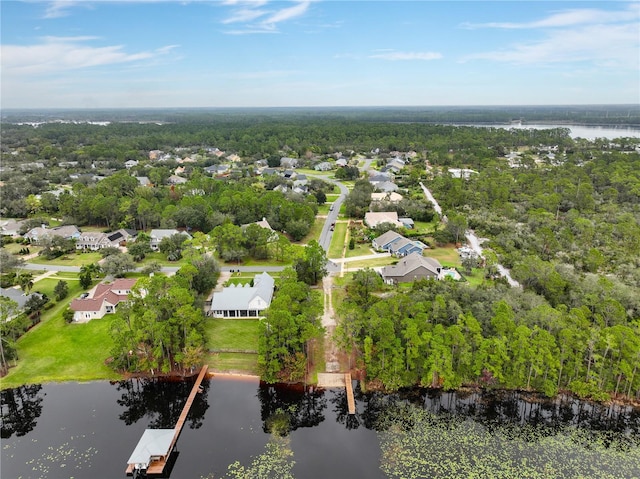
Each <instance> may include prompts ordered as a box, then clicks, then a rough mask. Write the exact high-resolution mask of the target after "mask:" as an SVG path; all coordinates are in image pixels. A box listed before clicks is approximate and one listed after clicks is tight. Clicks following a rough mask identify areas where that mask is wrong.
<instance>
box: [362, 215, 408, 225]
mask: <svg viewBox="0 0 640 479" xmlns="http://www.w3.org/2000/svg"><path fill="white" fill-rule="evenodd" d="M382 223H391V224H392V225H393V226H395V227H397V228H401V227H402V226H404V225H403V224H402V223H401V222H400V221H399V220H398V213H397V212H396V211H369V212H368V213H365V215H364V224H365V225H367V226H368V227H369V228H375V227H376V226H378V225H380V224H382Z"/></svg>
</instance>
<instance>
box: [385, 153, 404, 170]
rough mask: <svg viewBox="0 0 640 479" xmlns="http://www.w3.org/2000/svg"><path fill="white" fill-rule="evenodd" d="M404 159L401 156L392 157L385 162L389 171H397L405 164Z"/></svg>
mask: <svg viewBox="0 0 640 479" xmlns="http://www.w3.org/2000/svg"><path fill="white" fill-rule="evenodd" d="M406 163H407V162H406V161H405V160H403V159H402V158H398V157H396V158H392V159H390V160H389V161H388V162H387V167H388V168H389V169H391V171H393V172H395V173H397V172H398V171H400V170H401V169H403V168H404V167H405V166H406Z"/></svg>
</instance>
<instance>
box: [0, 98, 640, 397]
mask: <svg viewBox="0 0 640 479" xmlns="http://www.w3.org/2000/svg"><path fill="white" fill-rule="evenodd" d="M534 110H535V109H534ZM452 112H453V110H443V111H439V112H430V113H429V114H426V113H425V112H420V111H418V110H411V109H408V110H402V111H400V110H398V111H390V112H384V111H382V110H375V111H368V112H367V111H365V112H354V111H349V110H345V111H342V110H341V111H337V112H325V113H324V114H318V113H317V112H302V111H295V112H293V113H292V112H288V111H284V110H283V111H275V112H273V111H270V112H254V113H253V114H248V113H247V112H242V113H234V114H227V112H214V113H211V112H204V111H196V112H188V111H172V112H168V113H166V112H165V113H163V114H162V115H164V116H161V117H160V116H158V115H159V113H158V112H146V113H145V115H148V116H145V117H144V118H146V119H148V121H147V120H145V121H140V120H139V119H138V121H135V122H130V120H128V121H114V122H113V123H110V124H107V125H95V124H86V123H84V124H71V123H59V122H56V123H46V124H42V125H40V126H38V127H37V128H35V127H33V126H31V125H26V124H23V125H18V124H10V123H3V125H2V127H3V143H2V150H1V153H2V171H1V172H0V180H1V181H2V204H1V205H0V213H1V214H2V215H3V216H12V217H29V218H32V219H34V221H36V222H37V221H39V220H40V218H45V217H52V216H53V217H57V218H60V219H61V220H62V221H63V222H65V223H75V224H77V225H79V226H83V225H98V226H102V227H104V228H105V230H107V229H111V228H117V227H129V228H137V229H142V230H147V229H149V228H154V227H167V228H170V227H180V228H184V229H188V230H191V231H201V232H204V233H211V235H210V238H211V239H210V241H211V242H212V243H213V244H214V245H215V246H216V249H217V250H218V253H219V256H220V258H222V259H239V258H241V257H242V256H243V255H246V254H250V255H251V256H254V257H256V258H265V257H277V256H278V255H279V254H281V253H278V251H280V250H283V249H285V247H286V246H285V245H284V244H283V243H282V242H281V244H280V245H279V246H278V247H276V248H274V247H273V245H272V246H270V247H269V248H266V246H265V245H266V242H267V239H266V238H265V237H261V236H260V234H259V233H260V232H259V231H258V230H257V229H255V228H254V231H251V230H248V231H249V233H250V234H249V235H248V236H247V235H246V234H242V231H243V230H242V229H241V228H242V227H243V225H246V224H248V223H252V222H255V221H258V220H261V219H262V218H266V219H267V220H268V221H269V223H270V225H271V226H272V227H273V228H274V229H275V230H277V231H279V232H281V233H285V234H286V235H287V236H288V237H289V238H290V239H294V240H295V239H299V238H302V237H304V236H305V235H306V234H307V233H308V231H309V230H310V228H311V225H312V224H313V221H314V218H315V215H316V213H317V211H318V205H319V204H322V203H323V202H324V199H325V197H326V196H325V195H326V193H327V192H329V191H331V188H332V186H329V185H327V184H325V183H323V182H321V181H317V182H315V183H310V185H312V187H311V188H310V191H309V193H308V194H298V193H292V192H282V191H276V187H277V186H278V185H281V184H283V183H282V181H283V180H281V179H280V178H276V177H273V178H265V177H260V176H258V175H257V174H256V162H257V161H261V162H262V164H263V165H269V166H274V165H276V164H279V161H280V158H281V157H291V158H295V159H297V160H298V161H299V163H298V166H299V167H307V168H313V167H314V166H316V165H318V164H320V163H322V162H325V161H327V160H330V159H335V158H336V157H338V156H339V157H344V158H346V159H347V161H350V162H351V163H350V165H349V166H348V167H347V168H351V169H350V170H349V169H345V170H344V171H341V173H342V174H344V175H345V178H350V179H355V178H351V176H349V175H351V173H354V172H355V174H356V175H357V170H356V168H355V166H357V161H358V158H363V157H369V158H373V159H375V160H377V161H376V162H374V165H376V166H377V167H379V166H380V165H383V164H384V163H385V160H386V159H387V158H391V157H393V156H395V155H396V154H397V152H409V151H411V152H413V153H414V155H413V156H412V159H411V160H409V161H408V162H407V165H406V168H404V169H403V170H402V171H401V172H400V173H398V174H397V175H395V182H396V184H397V185H398V186H399V187H400V191H401V192H402V193H403V194H404V196H405V198H406V200H405V203H403V204H402V208H405V210H403V211H411V215H412V216H415V217H416V218H421V219H424V220H425V221H429V220H430V219H431V218H432V217H433V216H434V211H433V209H431V207H430V206H427V203H426V202H425V201H424V194H423V193H422V190H421V188H420V186H419V185H420V183H421V182H423V183H424V184H426V185H428V187H429V189H430V190H431V191H432V192H433V194H434V196H435V197H436V198H437V199H438V201H439V202H440V205H441V206H442V208H443V210H444V211H443V212H444V216H446V217H447V218H448V222H447V223H445V222H443V223H442V224H441V225H439V226H438V228H437V229H436V231H435V232H434V233H433V238H432V239H431V240H430V243H431V244H432V245H433V246H438V245H444V244H447V243H449V244H450V243H460V242H462V241H463V239H462V238H463V237H464V231H465V229H466V228H472V229H474V230H475V231H476V233H477V234H478V235H479V236H482V237H484V238H486V240H485V241H484V243H483V246H484V248H485V258H484V259H483V261H482V263H479V264H478V266H481V267H483V268H484V272H485V276H486V281H485V282H484V283H483V284H482V285H480V286H471V285H469V284H468V283H454V282H451V281H440V282H435V281H431V282H429V281H425V282H418V283H415V284H414V285H412V286H411V287H410V288H399V289H398V288H392V287H389V286H386V285H383V284H382V283H381V281H380V278H379V276H378V275H377V274H375V273H373V272H372V271H370V270H362V271H360V272H358V273H356V274H354V275H353V278H351V279H350V280H349V281H348V284H347V287H346V292H345V298H344V301H343V303H342V305H341V307H339V308H338V309H339V312H340V316H341V324H340V327H339V340H340V342H341V344H342V346H343V347H344V348H345V349H347V350H350V351H352V352H354V353H355V356H356V357H357V358H359V363H358V364H357V366H359V367H361V368H362V369H363V371H364V372H365V374H366V377H367V379H368V380H369V381H370V382H371V383H372V384H378V385H379V386H380V387H381V388H384V389H397V388H399V387H402V386H408V385H413V384H416V383H419V384H422V385H425V386H433V387H444V388H457V387H459V386H461V385H465V384H474V385H482V386H486V387H507V388H516V389H537V390H542V391H544V392H545V393H547V394H549V395H552V394H555V393H556V392H557V391H558V390H571V391H573V392H574V393H576V394H579V395H581V396H584V397H592V398H596V399H603V398H605V397H608V395H609V394H618V395H627V396H635V397H639V396H640V371H638V368H639V366H640V154H639V153H638V146H639V145H638V143H639V141H638V139H637V138H619V139H616V140H615V141H611V140H607V139H597V140H595V141H587V140H582V139H577V140H574V139H572V138H571V137H570V136H569V131H568V129H567V128H562V127H557V128H550V129H545V130H528V129H504V128H497V127H484V128H474V127H470V126H454V125H444V124H435V122H438V121H439V122H441V123H443V122H445V121H446V120H444V119H443V118H442V117H438V116H437V114H440V115H446V114H449V115H452V118H453V116H454V115H453V113H452ZM385 113H386V116H385ZM454 113H455V112H454ZM458 113H459V116H457V117H455V118H456V119H452V120H451V121H452V122H453V121H456V122H463V121H487V122H492V121H496V122H497V121H508V119H505V115H506V116H509V119H516V118H517V119H520V118H522V117H525V118H527V120H529V121H532V120H534V119H535V120H536V121H543V120H544V119H545V118H544V117H543V115H548V117H549V118H548V119H549V121H551V119H552V118H553V121H556V122H558V121H561V119H560V118H559V116H562V115H565V118H566V121H567V122H576V123H599V122H604V123H607V124H615V123H619V124H634V122H635V124H637V123H638V121H637V119H638V116H639V115H638V109H637V107H628V108H626V109H625V108H623V107H616V108H612V109H611V110H610V111H608V113H607V110H603V109H602V108H599V107H594V108H593V109H589V108H587V107H584V108H576V111H575V112H571V111H570V110H568V109H565V110H562V111H555V112H554V110H553V109H544V108H540V112H539V114H540V115H541V116H539V117H535V116H534V111H532V110H531V109H524V110H523V111H522V112H520V113H518V112H517V109H516V110H509V111H506V112H502V113H500V114H497V113H496V114H495V117H492V116H491V115H492V114H493V113H492V114H489V113H488V112H487V111H486V110H482V109H478V110H477V111H473V109H470V110H465V111H464V112H458ZM480 113H483V114H484V116H483V117H482V118H483V120H480V119H479V118H478V117H476V118H475V119H473V115H475V114H477V115H478V116H479V115H480ZM119 114H120V115H126V114H127V113H123V112H121V113H119ZM87 115H88V118H91V114H90V113H87ZM96 115H97V114H96ZM114 115H116V114H115V113H114ZM154 115H155V117H154ZM420 115H422V116H420ZM465 115H467V116H465ZM116 116H117V115H116ZM97 118H98V116H95V117H93V119H94V120H95V119H97ZM152 118H156V119H158V121H153V120H152ZM596 118H598V119H599V121H596ZM603 118H604V119H606V120H607V121H606V122H605V121H603ZM615 118H617V120H616V119H615ZM624 118H626V119H627V120H624ZM39 119H40V120H41V119H42V117H40V118H39ZM102 119H104V117H102ZM121 120H127V119H125V118H123V117H121ZM609 120H610V121H609ZM214 149H221V150H224V151H225V154H226V155H229V154H232V153H234V154H237V155H238V157H239V158H238V159H237V160H235V161H234V162H233V165H232V167H231V171H230V174H228V175H226V176H225V177H224V178H213V177H211V175H207V174H205V173H204V170H203V169H204V168H205V167H207V166H211V165H218V164H221V163H223V162H225V161H227V160H225V159H224V158H220V157H219V156H216V155H214V154H212V153H211V152H212V151H213V150H214ZM152 150H161V151H163V152H168V153H171V154H172V155H173V157H172V158H173V159H170V160H168V161H166V162H156V161H152V160H151V159H150V157H149V152H150V151H152ZM187 155H188V156H190V157H191V158H192V159H193V161H192V162H191V163H189V164H184V165H183V172H182V173H181V175H182V176H183V177H184V178H186V179H187V182H186V183H184V184H179V185H170V184H169V177H170V176H171V175H172V173H173V172H174V170H175V168H177V167H178V166H179V164H178V163H177V162H176V160H175V158H177V157H184V156H187ZM127 160H135V161H136V162H137V163H136V165H135V166H133V167H131V168H130V169H126V168H125V166H124V165H125V162H126V161H127ZM451 168H466V169H468V170H470V171H471V172H470V173H469V174H468V175H466V176H463V177H457V176H456V175H454V174H452V173H451V172H450V171H449V169H451ZM136 176H138V177H139V176H145V177H148V178H149V180H150V181H151V183H153V185H154V187H152V188H149V187H143V186H141V185H140V183H139V181H138V179H136ZM336 176H338V174H336ZM355 184H356V187H355V188H354V190H353V191H352V193H351V195H350V198H348V199H347V202H346V206H345V208H346V213H347V215H348V216H351V217H354V218H359V217H361V216H362V215H363V214H364V212H366V211H367V210H368V208H371V207H372V206H371V205H370V201H369V198H370V193H371V189H372V188H371V186H370V184H368V182H366V181H362V180H360V181H356V182H355ZM56 190H62V191H56ZM417 210H421V211H422V213H423V216H422V217H420V214H419V213H420V212H419V211H417ZM254 233H255V234H254ZM254 236H255V238H254ZM247 238H250V239H251V241H249V240H248V239H247ZM498 264H501V265H504V266H505V267H507V268H509V269H510V270H511V272H512V275H513V276H514V278H515V279H516V280H517V281H518V282H519V283H520V284H521V285H522V287H521V288H511V287H509V286H507V285H506V284H505V283H504V282H503V281H502V280H500V279H497V275H496V274H495V273H496V266H497V265H498ZM296 266H297V268H296V269H295V273H296V278H295V279H294V278H291V281H289V282H286V281H283V282H282V283H281V284H280V285H279V294H280V295H281V298H283V299H281V300H279V299H278V296H277V295H276V301H275V305H274V307H273V308H272V311H270V312H269V314H271V315H272V317H273V321H274V325H275V324H276V322H280V323H281V325H282V327H283V328H284V330H286V331H287V334H286V337H287V338H290V339H289V340H285V339H283V338H285V336H273V337H270V336H268V335H267V334H266V333H268V331H265V334H264V335H263V338H262V339H261V340H262V345H261V352H262V358H263V359H261V361H263V362H262V364H261V367H262V368H263V372H264V374H265V375H266V376H268V377H269V378H272V379H278V378H281V377H284V376H286V377H288V378H295V377H297V376H298V375H299V371H300V368H301V366H302V359H301V358H303V356H304V354H305V347H306V340H307V339H310V338H312V337H315V336H316V335H317V333H318V330H317V329H318V327H317V324H316V319H315V318H316V317H317V298H314V293H313V292H312V291H311V290H309V289H308V286H309V285H310V284H315V283H316V282H317V277H310V275H309V270H308V268H307V269H305V268H306V266H308V265H305V263H304V262H299V263H298V264H296ZM313 276H317V275H315V274H314V275H313ZM158 287H160V285H158ZM187 302H188V301H187ZM293 303H296V304H298V306H299V309H291V308H290V307H289V306H290V304H293ZM140 311H142V310H140ZM196 323H197V321H196ZM123 338H124V336H123ZM185 338H186V337H185ZM185 338H183V339H185ZM291 338H294V340H292V339H291ZM122 346H123V347H122V348H121V350H122V351H125V350H126V349H125V346H126V345H124V344H123V345H122ZM186 346H187V345H186V344H185V343H180V347H181V348H184V347H186ZM158 354H159V356H158V358H157V360H156V361H155V362H154V363H153V364H154V365H155V367H162V364H163V362H165V361H167V360H169V358H170V355H169V354H168V353H166V352H164V353H162V351H161V350H159V353H158ZM163 354H164V356H163ZM301 354H302V356H301ZM163 357H164V359H162V358H163ZM126 360H127V357H126V356H122V357H120V361H126ZM147 366H148V364H147ZM283 374H284V376H282V375H283Z"/></svg>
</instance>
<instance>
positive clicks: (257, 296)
mask: <svg viewBox="0 0 640 479" xmlns="http://www.w3.org/2000/svg"><path fill="white" fill-rule="evenodd" d="M274 285H275V282H274V280H273V278H272V277H271V276H269V274H268V273H262V274H259V275H257V276H256V277H255V278H254V279H253V286H251V285H249V284H245V285H241V284H238V285H231V286H228V287H226V288H224V289H223V290H222V291H220V292H215V293H213V298H212V299H211V309H210V310H209V311H208V312H207V315H209V316H213V317H216V318H257V317H260V316H261V315H262V313H263V312H264V310H265V309H267V308H268V307H269V306H270V305H271V299H272V298H273V288H274Z"/></svg>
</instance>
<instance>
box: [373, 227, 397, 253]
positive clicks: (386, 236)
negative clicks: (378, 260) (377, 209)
mask: <svg viewBox="0 0 640 479" xmlns="http://www.w3.org/2000/svg"><path fill="white" fill-rule="evenodd" d="M401 238H404V236H402V235H401V234H400V233H396V232H395V231H387V232H386V233H383V234H381V235H380V236H378V237H377V238H374V239H373V241H372V242H371V245H372V246H373V249H375V250H376V251H387V252H388V251H389V248H390V247H391V243H393V242H395V241H399V240H400V239H401Z"/></svg>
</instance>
